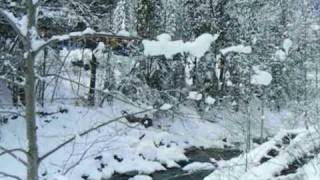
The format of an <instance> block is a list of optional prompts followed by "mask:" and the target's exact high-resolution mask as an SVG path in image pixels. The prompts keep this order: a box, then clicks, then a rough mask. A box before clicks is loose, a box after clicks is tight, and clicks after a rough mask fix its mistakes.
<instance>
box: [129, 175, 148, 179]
mask: <svg viewBox="0 0 320 180" xmlns="http://www.w3.org/2000/svg"><path fill="white" fill-rule="evenodd" d="M129 180H152V177H150V176H146V175H137V176H135V177H133V178H129Z"/></svg>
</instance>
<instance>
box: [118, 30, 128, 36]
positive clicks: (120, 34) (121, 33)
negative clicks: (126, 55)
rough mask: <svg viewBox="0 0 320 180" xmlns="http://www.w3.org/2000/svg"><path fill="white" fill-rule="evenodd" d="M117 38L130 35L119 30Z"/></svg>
mask: <svg viewBox="0 0 320 180" xmlns="http://www.w3.org/2000/svg"><path fill="white" fill-rule="evenodd" d="M117 35H119V36H130V33H129V32H128V31H126V30H121V31H119V32H118V33H117Z"/></svg>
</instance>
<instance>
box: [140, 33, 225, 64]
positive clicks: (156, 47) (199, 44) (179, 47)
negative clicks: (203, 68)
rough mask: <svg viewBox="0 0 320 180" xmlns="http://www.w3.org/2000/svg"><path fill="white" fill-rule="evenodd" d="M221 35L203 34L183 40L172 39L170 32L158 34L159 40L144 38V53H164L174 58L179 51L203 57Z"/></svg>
mask: <svg viewBox="0 0 320 180" xmlns="http://www.w3.org/2000/svg"><path fill="white" fill-rule="evenodd" d="M218 37H219V35H218V34H216V35H211V34H207V33H205V34H202V35H201V36H199V37H198V38H197V39H195V40H194V41H190V42H183V41H182V40H177V41H172V39H171V36H170V35H169V34H161V35H159V36H157V40H156V41H153V40H143V41H142V43H143V45H144V54H145V55H146V56H158V55H164V56H166V58H172V56H173V55H175V54H178V53H183V52H187V53H190V54H192V55H193V56H195V57H198V58H200V57H202V56H203V55H204V54H205V53H206V52H207V51H208V50H209V48H210V46H211V44H212V43H213V42H214V41H216V40H217V39H218Z"/></svg>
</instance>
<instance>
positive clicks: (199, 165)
mask: <svg viewBox="0 0 320 180" xmlns="http://www.w3.org/2000/svg"><path fill="white" fill-rule="evenodd" d="M214 169H215V167H214V165H213V164H212V163H203V162H193V163H191V164H188V165H186V166H185V167H183V168H182V170H184V171H187V172H191V173H192V172H196V171H202V170H214Z"/></svg>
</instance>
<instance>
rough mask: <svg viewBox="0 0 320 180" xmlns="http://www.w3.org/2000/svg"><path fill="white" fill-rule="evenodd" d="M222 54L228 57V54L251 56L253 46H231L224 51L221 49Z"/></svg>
mask: <svg viewBox="0 0 320 180" xmlns="http://www.w3.org/2000/svg"><path fill="white" fill-rule="evenodd" d="M220 52H221V53H222V54H223V55H226V54H228V53H231V52H234V53H243V54H250V53H251V52H252V48H251V46H244V45H242V44H240V45H237V46H230V47H227V48H224V49H221V50H220Z"/></svg>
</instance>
